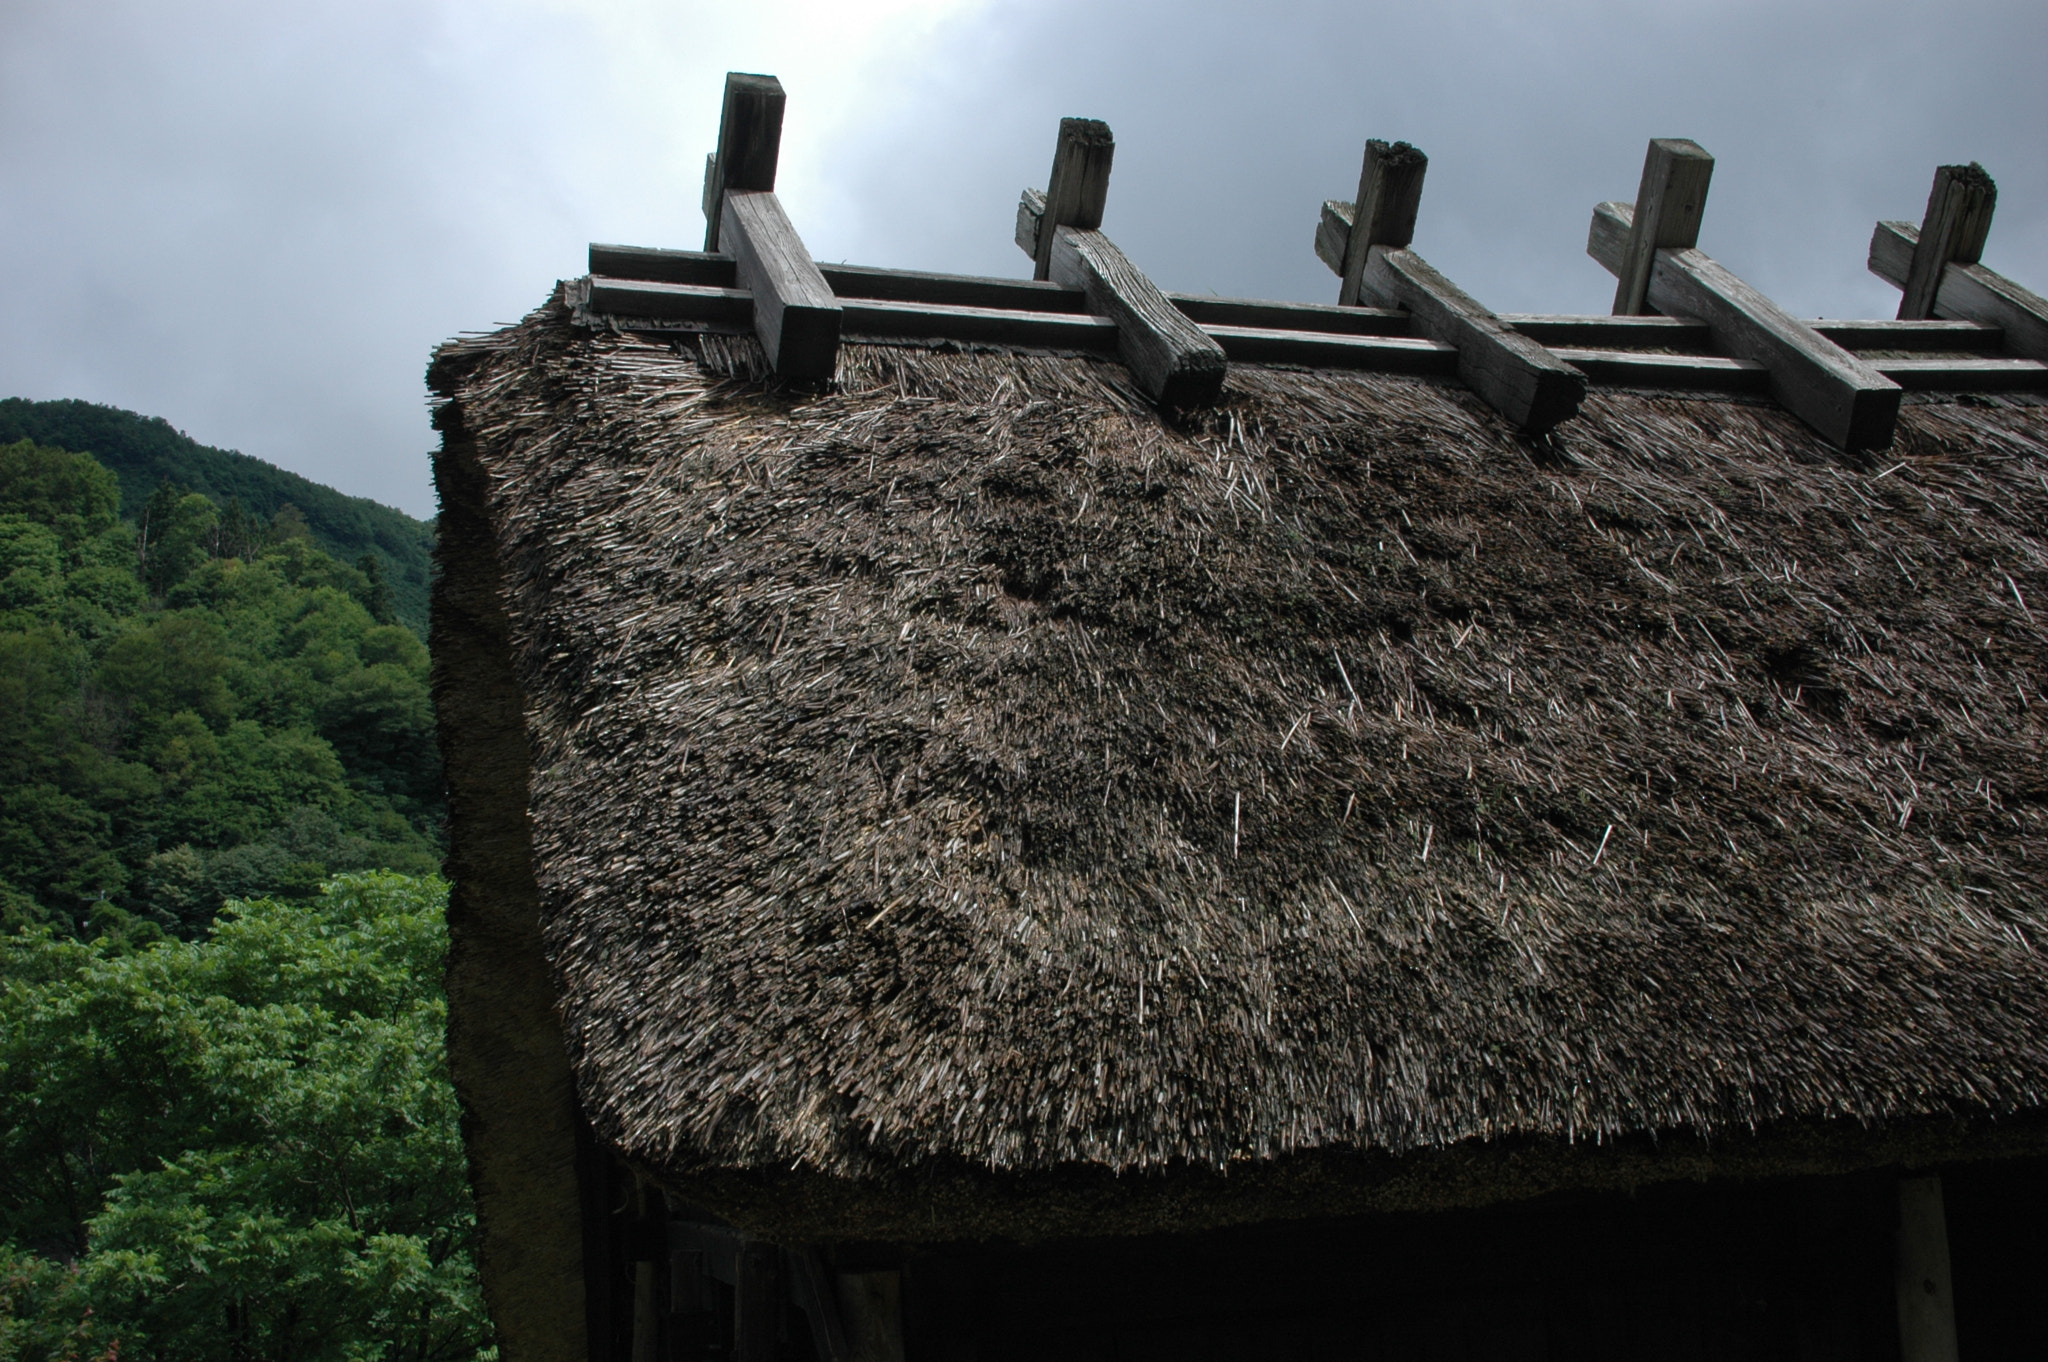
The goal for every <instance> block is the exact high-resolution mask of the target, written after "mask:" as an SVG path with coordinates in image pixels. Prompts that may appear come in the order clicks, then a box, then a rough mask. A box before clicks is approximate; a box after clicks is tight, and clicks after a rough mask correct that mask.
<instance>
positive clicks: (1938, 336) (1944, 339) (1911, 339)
mask: <svg viewBox="0 0 2048 1362" xmlns="http://www.w3.org/2000/svg"><path fill="white" fill-rule="evenodd" d="M1807 325H1808V326H1811V327H1812V328H1813V329H1814V330H1816V331H1818V332H1820V333H1821V334H1822V335H1823V336H1826V337H1827V338H1828V339H1829V340H1831V341H1833V342H1834V343H1835V344H1837V345H1839V346H1841V347H1842V348H1843V349H1844V350H1847V351H1850V352H1851V353H1858V352H1861V351H1864V350H1976V351H1981V352H1983V353H1985V354H1995V353H1997V352H1998V350H1999V349H2001V348H2002V347H2003V346H2004V345H2005V332H2004V330H2003V329H2001V328H1999V327H1996V326H1986V325H1984V323H1982V322H1951V321H1934V320H1928V321H1904V322H1898V321H1842V320H1839V319H1837V318H1832V317H1830V318H1826V319H1818V320H1814V321H1809V322H1808V323H1807Z"/></svg>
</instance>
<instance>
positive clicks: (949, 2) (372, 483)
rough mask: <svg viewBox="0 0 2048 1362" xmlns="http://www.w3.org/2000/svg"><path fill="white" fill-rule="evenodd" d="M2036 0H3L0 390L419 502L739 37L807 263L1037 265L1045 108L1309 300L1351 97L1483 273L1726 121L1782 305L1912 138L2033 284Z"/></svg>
mask: <svg viewBox="0 0 2048 1362" xmlns="http://www.w3.org/2000/svg"><path fill="white" fill-rule="evenodd" d="M2044 56H2048V5H2044V4H2041V3H2039V0H2028V2H2027V3H1973V2H1972V0H1944V3H1941V4H1938V5H1937V4H1929V3H1926V0H1915V2H1914V3H1892V2H1891V0H1861V2H1859V3H1838V2H1828V3H1806V4H1802V3H1797V0H1778V2H1777V3H1739V2H1735V0H1729V2H1727V3H1717V2H1714V0H1698V2H1697V3H1684V4H1681V3H1654V4H1653V3H1625V2H1624V0H1524V2H1523V3H1500V2H1499V0H1435V2H1434V3H1428V4H1418V3H1414V0H1404V2H1403V3H1326V2H1322V0H1269V2H1268V3H1265V4H1260V5H1256V6H1255V5H1247V4H1230V3H1217V2H1216V0H1180V2H1179V3H1173V4H1141V3H1129V4H1123V3H1116V2H1115V0H1094V3H1087V2H1086V0H1080V2H1069V0H1032V2H1031V3H1006V2H1004V0H879V2H878V3H872V4H868V3H861V2H860V0H790V2H789V3H776V2H775V0H753V2H752V3H749V4H746V5H736V4H732V3H730V0H727V2H726V3H720V4H708V3H698V2H697V0H603V2H602V3H600V2H599V0H585V2H583V3H577V2H576V0H488V2H486V0H402V2H392V0H346V3H324V2H323V0H293V2H292V3H285V4H280V3H277V0H263V2H262V3H241V2H239V0H219V2H207V0H192V2H190V3H187V2H185V0H92V2H91V3H80V0H0V177H4V184H5V187H6V188H5V192H4V193H0V260H4V262H5V264H4V269H5V275H4V277H5V279H6V280H7V283H8V299H7V304H6V306H5V307H4V308H0V396H22V397H30V398H38V399H42V398H60V397H75V398H84V399H87V400H90V401H94V402H102V403H108V404H111V405H114V406H119V407H126V408H129V409H131V410H135V411H140V412H143V413H145V414H148V415H154V416H162V417H164V418H166V419H167V420H169V421H170V422H171V423H172V424H173V425H175V426H177V427H178V428H179V429H181V430H183V431H185V432H186V433H188V434H189V435H191V436H192V437H193V438H194V439H197V440H199V441H201V442H203V443H206V444H212V445H219V446H223V447H226V448H233V449H240V450H242V451H243V452H244V453H248V454H253V455H256V456H257V457H259V458H264V459H268V460H270V461H272V462H274V463H277V464H281V465H283V466H284V467H287V468H290V469H293V470H295V471H297V472H300V473H303V474H305V475H306V476H308V477H311V478H315V479H317V480H319V481H322V482H326V483H330V484H332V485H334V486H336V487H339V488H340V489H342V490H343V491H345V492H349V493H352V494H356V495H360V496H368V497H373V498H375V499H377V500H379V501H382V502H385V503H387V504H389V505H394V506H397V507H400V508H401V509H403V510H406V511H408V512H410V513H412V514H414V515H419V516H425V515H430V514H432V512H433V509H434V501H433V492H432V487H431V484H430V481H429V474H428V459H429V451H430V450H431V449H432V447H433V444H434V439H435V437H434V435H433V432H432V431H431V429H430V428H429V425H428V404H427V394H426V389H425V384H424V381H423V375H424V372H425V369H426V364H427V360H428V357H429V355H430V354H431V352H432V350H433V347H434V346H435V345H436V344H437V343H438V342H440V341H442V340H444V339H446V338H448V337H451V336H454V335H457V334H459V333H462V332H468V331H487V330H491V329H494V328H495V327H497V326H499V325H503V324H506V323H509V322H513V321H516V320H517V319H518V318H519V317H521V316H523V315H525V314H526V313H527V312H529V311H530V310H532V309H533V308H535V307H537V306H539V305H540V304H541V303H542V302H544V301H545V300H546V298H547V296H548V294H549V291H550V289H551V287H552V285H553V283H554V281H555V280H557V279H562V278H569V277H573V276H575V275H577V274H580V273H582V272H583V262H584V251H585V247H586V245H587V243H589V242H591V241H611V242H622V243H628V244H633V245H650V246H679V247H687V248H696V247H699V246H701V245H702V244H703V243H702V237H703V230H704V229H703V218H702V215H701V213H700V211H699V209H698V196H699V191H700V187H701V184H702V176H703V158H704V154H705V153H706V152H707V151H709V150H710V149H711V147H712V145H713V143H714V142H715V140H716V137H717V120H718V108H719V98H720V90H721V86H722V83H723V78H724V73H725V72H726V71H728V70H743V71H759V72H767V73H772V74H775V75H777V76H779V77H780V78H781V80H782V83H783V85H784V87H785V89H786V90H787V91H788V96H789V103H788V111H787V115H786V118H785V122H784V127H783V142H782V160H781V174H780V180H779V183H778V191H779V193H780V194H781V196H782V199H783V202H784V204H785V206H786V207H787V208H788V210H789V213H790V216H791V218H792V219H793V220H794V221H795V223H796V225H797V226H798V228H799V230H800V231H801V232H802V233H803V235H804V239H805V241H806V243H807V244H808V245H809V247H810V249H811V252H812V254H813V255H814V256H815V257H816V258H817V259H819V260H824V261H842V260H843V261H848V262H851V263H855V264H868V265H887V266H897V267H903V268H914V269H929V270H946V271H955V272H964V273H977V274H1001V275H1011V276H1023V275H1026V274H1028V272H1029V262H1028V261H1027V260H1026V259H1025V258H1024V256H1023V255H1022V254H1020V253H1019V252H1018V251H1017V249H1016V247H1015V246H1014V245H1013V244H1012V241H1011V234H1012V225H1013V222H1014V219H1015V210H1016V202H1017V194H1018V191H1019V190H1020V189H1022V188H1024V187H1025V186H1026V185H1027V184H1029V185H1035V186H1039V187H1042V186H1043V184H1044V181H1045V177H1046V172H1047V169H1048V167H1049V165H1050V163H1051V156H1052V148H1053V140H1054V135H1055V133H1056V130H1057V127H1058V121H1059V119H1060V118H1061V117H1062V116H1084V117H1094V118H1101V119H1104V120H1106V121H1107V122H1108V123H1109V124H1110V126H1111V128H1112V129H1113V130H1114V132H1115V135H1116V140H1117V151H1116V163H1115V171H1114V175H1113V178H1112V182H1111V186H1110V195H1109V208H1108V214H1107V217H1106V219H1105V221H1104V224H1103V226H1104V229H1105V230H1106V231H1107V232H1108V233H1109V234H1110V235H1111V237H1112V238H1113V239H1115V240H1116V242H1117V243H1118V245H1120V246H1121V247H1122V248H1123V249H1124V251H1125V253H1126V254H1128V255H1129V256H1130V257H1131V258H1132V259H1133V260H1134V261H1135V262H1136V263H1137V264H1138V265H1139V266H1140V267H1141V268H1143V269H1145V270H1146V272H1147V273H1149V274H1150V275H1151V276H1152V277H1153V278H1154V279H1155V280H1156V281H1157V282H1158V283H1159V284H1160V285H1161V286H1162V287H1165V288H1169V289H1181V290H1186V291H1190V292H1212V291H1213V292H1215V293H1219V294H1223V295H1226V296H1238V297H1264V298H1285V299H1300V300H1308V301H1335V295H1336V280H1335V278H1334V276H1332V275H1330V274H1329V273H1328V272H1327V271H1326V270H1325V269H1324V267H1323V266H1322V265H1321V264H1320V263H1319V262H1318V261H1317V260H1316V258H1315V255H1314V253H1313V250H1312V247H1311V242H1312V239H1313V232H1314V227H1315V222H1316V215H1317V211H1318V207H1319V205H1320V204H1321V202H1322V200H1324V199H1326V198H1350V197H1351V196H1352V194H1353V192H1354V191H1355V189H1356V187H1357V182H1358V170H1359V161H1360V157H1361V153H1362V150H1363V145H1364V142H1365V139H1366V138H1368V137H1381V138H1386V139H1389V140H1396V139H1404V140H1407V141H1409V142H1412V143H1414V144H1415V145H1417V146H1419V147H1421V148H1422V149H1423V150H1424V151H1425V152H1427V153H1428V154H1429V157H1430V165H1429V171H1428V177H1427V182H1426V186H1425V192H1424V195H1423V200H1422V211H1421V215H1420V218H1419V220H1418V224H1417V232H1416V238H1415V248H1416V250H1417V251H1419V252H1420V253H1421V254H1422V255H1423V256H1425V257H1426V258H1427V259H1429V261H1430V262H1431V263H1432V264H1434V265H1435V266H1437V267H1438V268H1439V269H1441V270H1442V271H1444V272H1445V273H1446V274H1448V275H1449V276H1450V277H1451V278H1452V279H1453V280H1454V281H1456V282H1457V283H1458V284H1459V285H1460V286H1461V287H1463V288H1464V289H1465V290H1466V291H1467V292H1469V293H1471V294H1473V295H1474V296H1476V297H1477V298H1479V299H1480V300H1481V301H1482V302H1483V303H1485V304H1486V305H1487V306H1489V307H1491V308H1494V309H1496V310H1497V311H1502V312H1596V313H1598V312H1605V311H1607V310H1608V307H1609V305H1610V303H1611V301H1612V297H1613V281H1612V279H1611V278H1610V277H1609V276H1608V275H1607V274H1606V272H1605V271H1603V270H1602V269H1601V268H1600V267H1599V266H1598V265H1595V264H1594V263H1593V262H1592V261H1591V260H1589V259H1588V258H1587V257H1586V255H1585V239H1586V225H1587V221H1588V218H1589V217H1590V213H1591V210H1592V207H1593V205H1594V204H1595V203H1597V202H1599V201H1601V200H1603V199H1632V198H1633V197H1634V194H1635V189H1636V183H1637V180H1638V178H1639V177H1640V175H1641V170H1642V160H1643V152H1644V147H1645V144H1646V142H1647V141H1648V139H1650V138H1652V137H1671V136H1680V137H1691V138H1693V139H1694V140H1696V141H1698V142H1700V143H1701V144H1702V145H1704V146H1705V147H1706V148H1707V150H1709V151H1710V152H1712V153H1713V154H1714V156H1715V157H1716V164H1715V171H1714V180H1713V188H1712V192H1711V194H1710V197H1709V199H1708V203H1707V209H1706V218H1705V224H1704V228H1703V230H1702V233H1701V238H1700V246H1701V249H1703V250H1705V251H1706V252H1708V253H1709V254H1711V255H1713V256H1714V257H1715V258H1717V259H1718V260H1720V261H1721V262H1722V263H1723V264H1725V265H1727V266H1728V267H1729V268H1730V269H1732V270H1734V271H1735V272H1736V273H1737V274H1739V275H1741V276H1743V277H1744V278H1745V279H1747V280H1748V281H1749V282H1750V283H1752V284H1754V285H1756V286H1757V287H1759V288H1761V289H1763V290H1764V291H1765V292H1766V293H1768V294H1770V295H1771V296H1772V297H1774V298H1775V299H1776V300H1777V301H1778V302H1779V303H1780V304H1781V305H1783V306H1785V307H1786V308H1788V309H1789V310H1790V311H1792V312H1793V313H1795V314H1797V315H1801V316H1833V317H1844V316H1847V317H1854V316H1862V317H1888V316H1891V315H1892V313H1893V311H1894V310H1895V308H1896V306H1897V300H1898V295H1897V292H1896V291H1895V290H1893V289H1892V288H1890V287H1889V286H1888V285H1886V284H1884V283H1882V282H1881V281H1879V280H1877V279H1876V278H1874V277H1873V276H1871V275H1869V274H1868V273H1867V272H1866V271H1865V269H1864V259H1865V255H1866V252H1867V248H1868V243H1869V239H1870V232H1871V227H1872V224H1873V223H1874V222H1875V221H1876V220H1878V219H1880V218H1903V219H1907V220H1910V221H1915V222H1917V221H1918V220H1919V218H1920V215H1921V212H1922V209H1923V208H1924V206H1925V203H1926V196H1927V190H1928V186H1929V183H1930V181H1931V179H1932V176H1933V171H1934V167H1935V166H1936V165H1937V164H1941V163H1944V162H1955V161H1970V160H1975V161H1980V162H1982V163H1983V165H1984V166H1985V167H1986V169H1988V170H1989V171H1990V172H1991V173H1992V174H1993V175H1994V176H1995V177H1996V178H1997V180H1998V184H1999V201H1998V212H1997V219H1996V222H1995V224H1994V226H1993V228H1992V232H1991V240H1990V245H1989V248H1988V249H1987V251H1986V253H1985V262H1986V263H1987V264H1989V265H1991V266H1992V267H1993V268H1995V269H1999V270H2002V271H2003V272H2005V273H2007V274H2009V275H2011V276H2013V277H2014V278H2017V279H2018V280H2019V281H2020V282H2022V283H2024V284H2027V285H2029V286H2030V287H2032V288H2034V289H2035V290H2037V291H2042V292H2048V137H2044V136H2043V131H2044V130H2048V81H2044V80H2042V79H2041V77H2040V65H2041V61H2042V58H2043V57H2044Z"/></svg>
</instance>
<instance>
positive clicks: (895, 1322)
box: [839, 1272, 903, 1362]
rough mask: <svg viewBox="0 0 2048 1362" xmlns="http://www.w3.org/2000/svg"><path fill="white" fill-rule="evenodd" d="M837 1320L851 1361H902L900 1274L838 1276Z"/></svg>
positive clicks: (844, 1273)
mask: <svg viewBox="0 0 2048 1362" xmlns="http://www.w3.org/2000/svg"><path fill="white" fill-rule="evenodd" d="M839 1310H840V1318H841V1319H842V1320H844V1321H845V1323H846V1342H847V1346H848V1347H850V1348H851V1349H852V1351H853V1362H903V1274H902V1273H900V1272H842V1273H840V1274H839Z"/></svg>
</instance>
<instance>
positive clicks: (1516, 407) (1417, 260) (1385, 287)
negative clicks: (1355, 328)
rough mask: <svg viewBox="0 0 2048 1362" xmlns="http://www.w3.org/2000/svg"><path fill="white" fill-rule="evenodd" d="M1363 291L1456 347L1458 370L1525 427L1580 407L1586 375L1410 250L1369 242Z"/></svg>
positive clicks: (1540, 427)
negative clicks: (1399, 310)
mask: <svg viewBox="0 0 2048 1362" xmlns="http://www.w3.org/2000/svg"><path fill="white" fill-rule="evenodd" d="M1361 279H1362V280H1363V285H1362V289H1363V291H1364V292H1363V294H1362V296H1367V295H1369V296H1371V297H1373V298H1375V299H1377V300H1378V301H1380V302H1383V303H1388V304H1391V305H1394V306H1397V307H1403V308H1406V309H1407V310H1408V311H1409V312H1410V313H1411V314H1412V315H1413V317H1414V319H1415V320H1414V327H1415V334H1416V335H1418V336H1421V337H1423V338H1424V339H1427V340H1433V341H1438V342H1441V343H1442V344H1445V345H1449V346H1453V347H1455V348H1456V349H1457V351H1458V377H1459V378H1460V379H1462V380H1463V381H1464V383H1465V385H1466V386H1467V387H1469V388H1471V389H1472V391H1474V392H1476V393H1478V394H1479V395H1480V396H1481V397H1482V398H1484V399H1486V401H1487V402H1488V403H1490V404H1491V405H1492V406H1493V407H1494V409H1495V410H1497V411H1499V412H1500V413H1501V414H1502V415H1503V416H1505V417H1507V418H1508V419H1509V420H1510V421H1512V422H1514V423H1515V424H1516V425H1517V426H1519V427H1521V428H1522V429H1524V430H1527V431H1534V432H1541V431H1546V430H1549V429H1550V428H1551V427H1552V426H1555V425H1556V424H1557V423H1558V422H1560V421H1563V420H1566V419H1568V418H1569V417H1570V416H1572V415H1573V414H1574V413H1575V412H1577V411H1578V409H1579V403H1580V401H1581V400H1583V399H1584V397H1585V395H1586V377H1585V375H1584V374H1581V373H1580V372H1579V371H1578V370H1576V369H1574V368H1572V367H1571V365H1569V364H1566V363H1565V362H1564V361H1563V360H1560V359H1558V358H1557V357H1556V356H1554V355H1552V354H1551V353H1550V352H1549V351H1548V350H1546V349H1544V348H1543V347H1542V346H1541V345H1539V344H1537V343H1536V342H1535V341H1533V340H1530V339H1529V338H1528V337H1527V336H1524V335H1520V334H1519V333H1517V332H1516V331H1515V330H1514V328H1512V327H1510V326H1508V325H1507V324H1506V323H1505V322H1503V321H1501V319H1500V318H1498V317H1496V316H1494V315H1493V313H1491V312H1489V311H1487V310H1486V309H1485V308H1483V307H1481V306H1480V305H1479V303H1478V302H1477V301H1476V300H1475V299H1474V298H1473V297H1472V296H1471V295H1470V294H1468V293H1466V292H1465V291H1464V290H1463V289H1461V288H1459V287H1458V286H1457V285H1456V284H1453V283H1452V282H1451V281H1450V280H1448V279H1446V278H1445V277H1444V276H1443V275H1441V274H1439V273H1438V272H1437V271H1436V270H1435V269H1433V268H1431V267H1430V265H1429V262H1427V261H1425V260H1424V259H1423V258H1422V257H1421V256H1419V255H1417V254H1416V253H1415V252H1413V251H1410V250H1405V249H1398V248H1396V249H1389V248H1388V247H1385V246H1375V247H1373V248H1372V250H1371V251H1370V252H1369V253H1368V255H1367V258H1366V264H1365V269H1364V271H1363V272H1362V274H1361Z"/></svg>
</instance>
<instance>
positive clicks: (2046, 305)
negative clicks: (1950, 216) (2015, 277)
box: [1870, 222, 2048, 360]
mask: <svg viewBox="0 0 2048 1362" xmlns="http://www.w3.org/2000/svg"><path fill="white" fill-rule="evenodd" d="M1919 241H1920V229H1919V228H1917V227H1915V226H1914V225H1913V224H1912V223H1910V222H1880V223H1878V224H1877V231H1876V232H1875V233H1873V234H1872V236H1871V238H1870V272H1871V273H1872V274H1875V275H1876V276H1877V277H1878V278H1880V279H1883V280H1885V281H1887V282H1888V283H1892V284H1896V285H1898V286H1899V287H1901V288H1903V287H1905V284H1906V279H1907V276H1908V275H1909V274H1910V273H1911V271H1912V267H1913V251H1914V248H1915V247H1916V246H1917V245H1918V244H1919ZM1934 315H1935V316H1937V317H1946V318H1949V319H1951V320H1956V321H1972V322H1982V323H1984V324H1985V325H1986V326H1996V327H1999V328H2000V329H2002V330H2003V331H2004V332H2005V349H2006V353H2007V354H2011V355H2021V356H2024V357H2025V358H2027V359H2038V360H2048V300H2044V299H2043V298H2042V297H2041V295H2039V294H2038V293H2035V292H2033V291H2032V290H2031V289H2027V288H2023V287H2022V286H2020V285H2019V284H2016V283H2014V282H2013V281H2012V280H2010V279H2008V278H2006V277H2005V276H2004V275H2002V274H2000V273H1998V272H1997V271H1996V270H1992V269H1987V268H1985V267H1984V266H1983V265H1957V264H1951V265H1949V266H1948V267H1947V268H1945V269H1944V270H1942V272H1941V288H1940V289H1939V290H1938V291H1937V292H1936V293H1935V295H1934Z"/></svg>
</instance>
